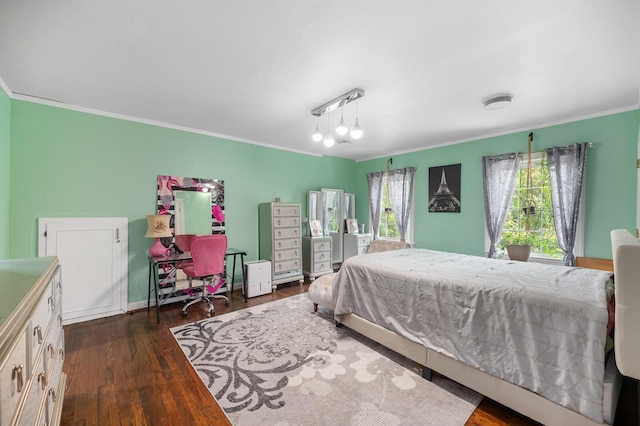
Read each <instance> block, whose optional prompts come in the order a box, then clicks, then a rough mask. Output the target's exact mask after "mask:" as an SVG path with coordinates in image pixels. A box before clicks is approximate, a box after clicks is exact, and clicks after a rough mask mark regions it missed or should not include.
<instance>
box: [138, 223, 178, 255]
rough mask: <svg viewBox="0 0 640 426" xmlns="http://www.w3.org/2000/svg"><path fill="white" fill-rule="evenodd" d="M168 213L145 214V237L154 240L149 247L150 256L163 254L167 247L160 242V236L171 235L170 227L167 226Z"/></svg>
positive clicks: (165, 252)
mask: <svg viewBox="0 0 640 426" xmlns="http://www.w3.org/2000/svg"><path fill="white" fill-rule="evenodd" d="M170 220H171V216H170V215H148V216H147V233H146V234H144V236H145V237H146V238H155V239H156V241H155V242H154V243H153V245H152V246H151V248H150V249H149V255H150V256H154V257H157V256H164V255H166V254H167V249H166V248H165V246H163V245H162V243H161V242H160V238H169V237H172V236H173V234H172V233H171V228H170V227H169V221H170Z"/></svg>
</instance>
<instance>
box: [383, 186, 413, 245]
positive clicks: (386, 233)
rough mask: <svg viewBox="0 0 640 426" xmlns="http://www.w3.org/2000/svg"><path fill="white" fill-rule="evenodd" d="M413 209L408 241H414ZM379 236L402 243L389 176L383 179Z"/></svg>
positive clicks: (408, 227) (407, 235) (407, 234)
mask: <svg viewBox="0 0 640 426" xmlns="http://www.w3.org/2000/svg"><path fill="white" fill-rule="evenodd" d="M412 230H413V208H412V211H411V217H410V219H409V225H408V226H407V233H406V235H405V237H406V240H407V241H413V233H412ZM378 236H379V237H380V238H381V239H384V240H396V241H400V235H399V233H398V226H397V224H396V215H395V213H394V212H393V201H392V200H391V194H390V193H389V183H388V175H386V174H385V175H384V177H383V179H382V208H381V209H380V224H379V226H378Z"/></svg>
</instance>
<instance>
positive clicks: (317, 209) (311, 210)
mask: <svg viewBox="0 0 640 426" xmlns="http://www.w3.org/2000/svg"><path fill="white" fill-rule="evenodd" d="M307 201H308V206H307V214H308V215H309V220H320V221H322V193H321V192H320V191H309V194H308V196H307Z"/></svg>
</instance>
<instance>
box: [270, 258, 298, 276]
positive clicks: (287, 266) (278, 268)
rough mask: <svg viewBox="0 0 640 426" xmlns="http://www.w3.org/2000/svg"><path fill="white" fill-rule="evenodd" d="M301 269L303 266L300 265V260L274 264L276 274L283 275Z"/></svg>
mask: <svg viewBox="0 0 640 426" xmlns="http://www.w3.org/2000/svg"><path fill="white" fill-rule="evenodd" d="M301 267H302V265H300V259H292V260H283V261H277V262H275V263H274V264H273V271H274V272H275V273H281V272H286V271H290V270H293V269H300V268H301Z"/></svg>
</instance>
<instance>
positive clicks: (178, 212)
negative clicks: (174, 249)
mask: <svg viewBox="0 0 640 426" xmlns="http://www.w3.org/2000/svg"><path fill="white" fill-rule="evenodd" d="M157 194H158V207H157V209H158V214H169V215H172V220H171V222H170V224H171V230H172V233H173V235H174V236H175V235H176V234H200V235H201V234H224V233H225V213H224V181H223V180H218V179H203V178H191V177H182V176H162V175H158V186H157ZM169 240H172V239H169ZM163 243H164V244H165V246H167V245H168V244H167V243H166V242H165V241H163ZM168 243H171V241H168Z"/></svg>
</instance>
